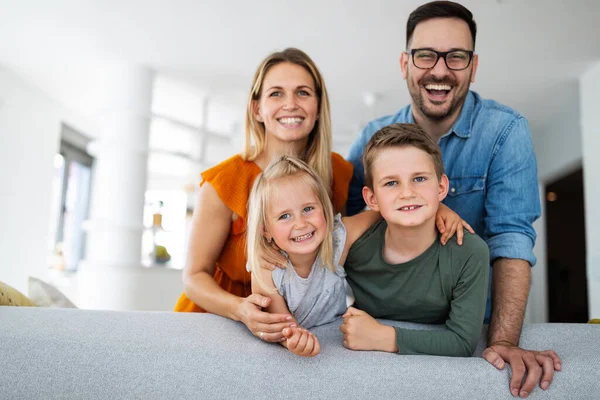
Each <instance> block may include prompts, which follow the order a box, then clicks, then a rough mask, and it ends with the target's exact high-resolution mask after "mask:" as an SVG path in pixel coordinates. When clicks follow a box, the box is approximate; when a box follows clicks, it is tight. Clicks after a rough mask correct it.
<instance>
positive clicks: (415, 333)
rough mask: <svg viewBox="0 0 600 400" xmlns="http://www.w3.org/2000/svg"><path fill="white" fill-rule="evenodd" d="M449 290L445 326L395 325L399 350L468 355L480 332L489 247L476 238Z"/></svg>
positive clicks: (416, 352)
mask: <svg viewBox="0 0 600 400" xmlns="http://www.w3.org/2000/svg"><path fill="white" fill-rule="evenodd" d="M478 243H479V244H478V245H477V246H476V247H474V251H473V253H472V254H471V255H470V257H469V258H468V259H467V261H466V263H465V265H464V266H463V268H462V270H461V273H460V275H459V277H458V282H457V284H456V286H455V287H454V290H453V293H452V301H451V305H450V314H449V316H448V319H447V320H446V324H445V325H446V330H442V331H420V330H410V329H403V328H395V329H396V344H397V345H398V349H399V352H400V353H401V354H430V355H440V356H457V357H470V356H471V355H472V354H473V352H474V351H475V347H476V346H477V341H478V339H479V336H480V335H481V328H482V326H483V318H484V315H485V304H486V300H487V287H488V278H489V251H488V249H487V247H486V246H485V243H483V241H478Z"/></svg>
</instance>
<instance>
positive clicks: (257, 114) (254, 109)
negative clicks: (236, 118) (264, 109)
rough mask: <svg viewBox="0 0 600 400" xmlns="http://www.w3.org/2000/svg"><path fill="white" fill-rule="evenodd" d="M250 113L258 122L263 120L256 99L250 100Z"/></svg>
mask: <svg viewBox="0 0 600 400" xmlns="http://www.w3.org/2000/svg"><path fill="white" fill-rule="evenodd" d="M252 114H253V115H254V118H256V120H257V121H258V122H263V118H262V117H261V116H260V109H259V108H258V101H256V100H252Z"/></svg>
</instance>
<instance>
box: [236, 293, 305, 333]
mask: <svg viewBox="0 0 600 400" xmlns="http://www.w3.org/2000/svg"><path fill="white" fill-rule="evenodd" d="M270 302H271V299H270V298H269V297H265V296H261V295H259V294H256V293H255V294H251V295H250V296H248V297H246V298H245V299H243V301H242V302H241V303H240V305H239V308H238V315H239V319H240V321H242V322H243V323H244V325H246V326H247V327H248V329H249V330H250V332H252V334H253V335H255V336H257V337H259V338H261V339H262V340H264V341H266V342H275V343H278V342H282V341H283V340H285V338H284V336H283V334H282V331H283V329H284V328H287V327H289V326H292V325H293V326H295V325H296V323H295V322H294V319H293V318H292V316H291V315H289V314H270V313H268V312H264V311H262V308H263V307H267V306H268V305H269V303H270Z"/></svg>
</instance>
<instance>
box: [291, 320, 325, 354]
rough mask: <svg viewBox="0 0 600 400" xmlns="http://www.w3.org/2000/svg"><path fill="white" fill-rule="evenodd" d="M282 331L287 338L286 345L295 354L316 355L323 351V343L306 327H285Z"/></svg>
mask: <svg viewBox="0 0 600 400" xmlns="http://www.w3.org/2000/svg"><path fill="white" fill-rule="evenodd" d="M282 333H283V336H284V337H285V338H286V339H287V340H286V342H285V347H287V348H288V350H289V351H291V352H292V353H294V354H297V355H299V356H303V357H314V356H316V355H317V354H319V352H320V351H321V345H319V340H318V339H317V337H316V336H315V335H313V333H312V332H309V331H307V330H306V329H304V328H300V327H293V328H285V329H284V330H283V332H282Z"/></svg>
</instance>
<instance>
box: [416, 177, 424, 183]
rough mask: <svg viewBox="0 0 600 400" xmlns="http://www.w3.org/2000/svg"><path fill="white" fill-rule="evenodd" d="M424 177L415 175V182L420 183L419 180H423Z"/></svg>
mask: <svg viewBox="0 0 600 400" xmlns="http://www.w3.org/2000/svg"><path fill="white" fill-rule="evenodd" d="M425 180H426V179H425V177H424V176H417V177H416V178H415V182H418V183H421V182H425Z"/></svg>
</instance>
